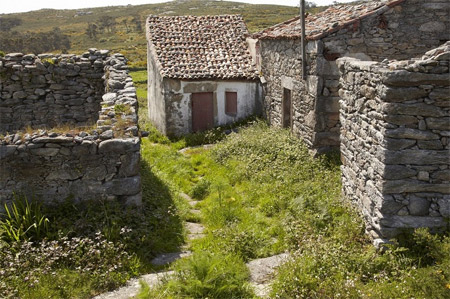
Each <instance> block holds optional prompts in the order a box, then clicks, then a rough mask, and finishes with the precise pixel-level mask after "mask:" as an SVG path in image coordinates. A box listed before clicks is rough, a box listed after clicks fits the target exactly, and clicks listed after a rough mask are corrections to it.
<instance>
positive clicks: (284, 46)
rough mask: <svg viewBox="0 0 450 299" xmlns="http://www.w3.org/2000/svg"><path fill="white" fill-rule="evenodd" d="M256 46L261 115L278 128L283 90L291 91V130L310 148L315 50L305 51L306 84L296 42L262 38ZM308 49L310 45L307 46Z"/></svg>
mask: <svg viewBox="0 0 450 299" xmlns="http://www.w3.org/2000/svg"><path fill="white" fill-rule="evenodd" d="M259 43H260V49H261V50H260V56H261V61H262V64H261V74H262V76H263V83H265V82H267V84H265V85H264V95H263V97H264V99H263V114H264V117H265V118H266V119H267V120H268V121H269V122H270V124H271V125H273V126H277V127H282V126H283V124H282V121H283V111H282V102H283V89H285V88H286V89H289V90H290V91H291V99H292V112H291V113H292V124H291V127H292V131H293V132H294V133H296V134H297V135H298V136H299V137H302V138H304V140H305V142H306V143H307V144H308V145H310V146H312V145H313V143H314V137H313V134H314V131H315V122H314V121H313V120H314V119H315V117H314V113H315V112H314V111H315V109H314V106H315V96H316V95H317V90H318V82H319V78H317V77H316V76H314V74H315V66H316V63H315V58H316V55H315V52H314V51H315V49H312V48H311V47H310V48H308V54H309V55H308V64H307V66H308V69H307V71H308V74H309V76H308V81H306V82H305V81H304V80H303V79H302V62H301V59H300V57H301V47H300V41H299V40H271V39H262V40H260V41H259ZM310 46H313V45H312V44H310Z"/></svg>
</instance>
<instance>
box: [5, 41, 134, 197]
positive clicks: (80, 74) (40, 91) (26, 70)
mask: <svg viewBox="0 0 450 299" xmlns="http://www.w3.org/2000/svg"><path fill="white" fill-rule="evenodd" d="M0 75H1V76H2V81H1V90H2V93H1V95H2V97H1V99H0V109H3V110H2V114H1V119H0V123H1V126H2V130H3V133H2V135H0V201H2V202H5V201H9V200H11V199H12V195H13V192H23V193H25V194H27V195H29V196H34V197H37V198H40V199H42V200H44V201H47V202H54V201H59V200H63V199H65V198H67V197H69V196H73V197H74V198H75V199H76V200H86V199H107V200H119V201H121V202H124V203H128V204H130V203H132V204H139V203H140V202H141V181H140V175H139V163H140V138H139V134H140V133H139V129H138V125H137V124H138V118H137V109H138V105H137V98H136V89H135V88H134V87H133V82H132V79H131V77H130V76H129V75H128V67H127V65H126V60H125V58H124V57H123V55H121V54H114V55H109V51H107V50H100V51H99V50H96V49H90V50H89V51H88V52H86V53H84V54H83V55H81V56H76V55H55V56H50V55H39V56H33V55H22V54H18V53H16V54H9V55H6V56H5V58H3V59H1V60H0ZM19 87H20V88H22V89H19ZM45 110H47V111H45ZM94 110H95V113H94ZM33 112H34V113H33ZM21 114H24V117H25V118H22V117H21ZM4 115H7V117H4ZM46 117H47V119H46ZM90 122H94V124H93V125H89V126H87V125H88V124H89V123H90ZM69 124H70V126H69ZM61 125H63V126H62V127H61ZM25 126H31V127H32V128H33V129H30V128H24V127H25ZM55 126H56V127H55ZM34 127H38V128H40V129H34ZM6 130H7V131H8V133H7V132H5V131H6ZM10 130H17V131H16V132H10Z"/></svg>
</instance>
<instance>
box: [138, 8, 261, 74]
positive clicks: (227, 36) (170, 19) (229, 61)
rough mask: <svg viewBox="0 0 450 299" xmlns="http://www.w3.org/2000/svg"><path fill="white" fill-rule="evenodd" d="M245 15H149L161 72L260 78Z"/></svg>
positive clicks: (151, 35) (150, 39) (148, 19)
mask: <svg viewBox="0 0 450 299" xmlns="http://www.w3.org/2000/svg"><path fill="white" fill-rule="evenodd" d="M248 35H249V34H248V30H247V27H246V26H245V23H244V21H243V19H242V17H241V16H239V15H220V16H153V15H152V16H149V17H148V18H147V39H148V40H149V41H151V43H152V44H153V46H152V49H151V50H152V52H153V55H155V56H156V58H157V60H158V64H159V65H158V66H159V69H160V72H161V75H162V76H163V77H164V78H176V79H250V80H253V79H256V78H257V72H256V67H255V66H254V65H253V62H252V57H251V55H250V52H249V50H248V45H247V42H246V37H247V36H248Z"/></svg>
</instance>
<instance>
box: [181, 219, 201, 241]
mask: <svg viewBox="0 0 450 299" xmlns="http://www.w3.org/2000/svg"><path fill="white" fill-rule="evenodd" d="M186 230H187V231H188V235H187V237H188V240H195V239H200V238H203V237H204V236H205V234H204V233H203V231H204V230H205V227H204V226H203V224H200V223H194V222H186Z"/></svg>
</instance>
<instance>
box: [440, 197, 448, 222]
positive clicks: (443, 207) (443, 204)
mask: <svg viewBox="0 0 450 299" xmlns="http://www.w3.org/2000/svg"><path fill="white" fill-rule="evenodd" d="M438 205H439V213H441V215H442V217H447V218H448V217H450V196H448V195H447V196H446V197H444V198H440V199H438Z"/></svg>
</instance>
